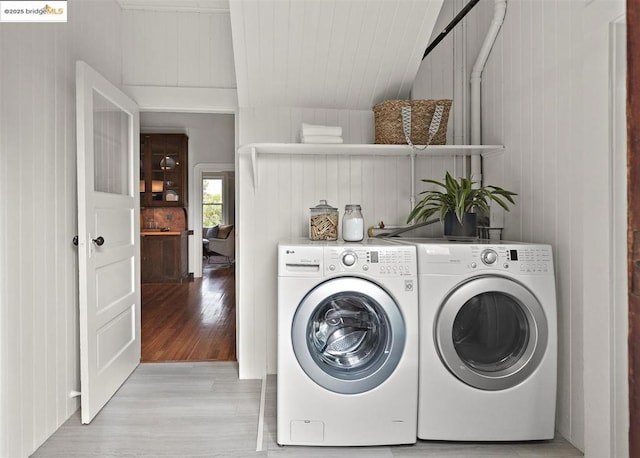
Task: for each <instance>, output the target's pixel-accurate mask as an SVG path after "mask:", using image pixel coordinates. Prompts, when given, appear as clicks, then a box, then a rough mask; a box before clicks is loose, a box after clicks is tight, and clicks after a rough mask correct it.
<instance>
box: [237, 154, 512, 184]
mask: <svg viewBox="0 0 640 458" xmlns="http://www.w3.org/2000/svg"><path fill="white" fill-rule="evenodd" d="M418 147H419V148H420V146H418ZM503 150H504V146H503V145H430V146H428V147H427V148H426V149H424V150H414V149H412V148H411V147H410V146H408V145H376V144H350V143H342V144H317V143H251V144H248V145H244V146H241V147H240V148H239V149H238V154H248V155H250V156H251V169H252V172H253V186H254V189H256V187H257V184H258V183H257V179H258V155H259V154H283V155H287V154H288V155H291V154H295V155H319V154H320V155H340V156H392V157H398V156H403V155H404V156H406V157H416V156H477V155H483V154H488V153H493V152H499V151H503Z"/></svg>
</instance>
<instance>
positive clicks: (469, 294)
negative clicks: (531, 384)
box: [436, 277, 548, 390]
mask: <svg viewBox="0 0 640 458" xmlns="http://www.w3.org/2000/svg"><path fill="white" fill-rule="evenodd" d="M436 328H437V329H436V336H437V342H438V351H439V353H440V356H441V358H442V360H443V361H444V362H445V364H446V365H447V367H448V368H449V370H450V371H451V372H452V373H453V374H454V375H455V376H456V377H458V378H459V379H460V380H462V381H463V382H465V383H467V384H469V385H471V386H473V387H476V388H480V389H485V390H502V389H506V388H509V387H512V386H515V385H517V384H518V383H521V382H522V381H523V380H525V379H526V378H527V377H529V375H531V373H532V372H533V371H534V370H535V369H536V368H537V366H538V364H539V363H540V360H541V359H542V356H543V355H544V351H545V349H546V346H547V337H548V330H547V320H546V317H545V314H544V311H543V309H542V306H541V305H540V303H539V301H538V300H537V299H536V297H535V296H534V295H533V294H532V293H531V292H530V291H529V290H528V289H527V288H525V287H524V286H522V285H521V284H519V283H517V282H515V281H513V280H509V279H506V278H502V277H478V278H475V279H472V280H470V281H468V282H466V283H464V284H462V285H461V286H459V287H458V288H456V289H455V290H454V291H453V293H451V294H450V295H449V296H448V297H447V299H446V301H445V302H444V304H443V305H442V307H441V309H440V313H439V315H438V320H437V324H436Z"/></svg>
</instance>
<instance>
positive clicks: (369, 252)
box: [324, 245, 416, 277]
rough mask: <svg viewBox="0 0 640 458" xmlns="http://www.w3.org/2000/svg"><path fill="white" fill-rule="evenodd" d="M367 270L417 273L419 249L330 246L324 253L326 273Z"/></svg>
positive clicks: (383, 273) (389, 273)
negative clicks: (417, 253)
mask: <svg viewBox="0 0 640 458" xmlns="http://www.w3.org/2000/svg"><path fill="white" fill-rule="evenodd" d="M345 272H352V273H366V274H369V275H374V276H380V277H389V276H407V275H415V274H416V251H415V247H412V246H397V247H369V246H357V245H354V246H353V247H350V246H341V247H335V248H333V247H327V248H325V252H324V273H325V275H329V274H334V273H345Z"/></svg>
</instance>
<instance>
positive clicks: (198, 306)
mask: <svg viewBox="0 0 640 458" xmlns="http://www.w3.org/2000/svg"><path fill="white" fill-rule="evenodd" d="M225 259H226V258H224V257H222V256H213V257H211V262H210V263H207V261H206V260H204V261H203V262H204V263H205V264H204V268H205V269H204V272H203V276H202V278H196V279H195V280H194V281H192V282H185V283H144V284H143V285H142V361H143V362H159V361H235V360H236V309H235V303H236V296H235V291H236V289H235V265H234V264H228V263H227V262H226V261H225Z"/></svg>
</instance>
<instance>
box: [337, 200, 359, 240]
mask: <svg viewBox="0 0 640 458" xmlns="http://www.w3.org/2000/svg"><path fill="white" fill-rule="evenodd" d="M342 239H343V240H344V241H345V242H359V241H361V240H362V239H364V218H363V217H362V211H361V209H360V205H357V204H348V205H345V207H344V217H343V218H342Z"/></svg>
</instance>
